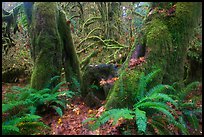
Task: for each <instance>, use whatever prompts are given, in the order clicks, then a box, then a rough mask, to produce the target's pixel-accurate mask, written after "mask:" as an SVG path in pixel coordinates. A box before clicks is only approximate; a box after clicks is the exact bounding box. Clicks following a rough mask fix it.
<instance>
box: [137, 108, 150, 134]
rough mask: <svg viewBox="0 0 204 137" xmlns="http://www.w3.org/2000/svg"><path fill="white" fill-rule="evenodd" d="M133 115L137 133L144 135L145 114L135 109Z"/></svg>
mask: <svg viewBox="0 0 204 137" xmlns="http://www.w3.org/2000/svg"><path fill="white" fill-rule="evenodd" d="M135 115H136V124H137V128H138V131H139V132H143V133H145V132H146V127H147V117H146V112H145V111H142V110H140V109H138V108H136V109H135Z"/></svg>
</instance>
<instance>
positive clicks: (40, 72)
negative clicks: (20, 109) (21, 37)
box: [30, 2, 80, 90]
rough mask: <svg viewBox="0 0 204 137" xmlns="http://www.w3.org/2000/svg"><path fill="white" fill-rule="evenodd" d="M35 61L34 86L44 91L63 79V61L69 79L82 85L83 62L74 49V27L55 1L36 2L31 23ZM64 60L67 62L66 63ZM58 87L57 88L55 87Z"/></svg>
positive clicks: (32, 82) (68, 80) (32, 83)
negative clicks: (50, 82) (57, 78)
mask: <svg viewBox="0 0 204 137" xmlns="http://www.w3.org/2000/svg"><path fill="white" fill-rule="evenodd" d="M30 31H31V32H30V33H31V44H32V58H33V61H34V68H33V73H32V76H31V87H32V88H35V89H42V88H44V87H45V86H46V85H47V83H48V82H49V81H50V79H51V78H52V77H54V76H60V73H61V70H62V67H63V65H62V64H63V62H64V68H65V74H66V80H67V82H69V83H70V85H71V88H70V89H71V90H72V89H73V90H74V89H75V88H74V87H75V86H73V85H72V83H73V82H72V81H73V80H72V78H76V79H75V80H76V81H79V82H80V71H79V62H78V59H77V56H76V52H75V49H74V45H73V41H72V37H71V32H70V26H69V25H68V24H66V18H65V15H64V13H62V12H61V11H60V10H59V9H58V7H57V3H55V2H36V3H35V4H34V6H33V12H32V22H31V30H30ZM62 61H63V62H62ZM53 86H54V85H53Z"/></svg>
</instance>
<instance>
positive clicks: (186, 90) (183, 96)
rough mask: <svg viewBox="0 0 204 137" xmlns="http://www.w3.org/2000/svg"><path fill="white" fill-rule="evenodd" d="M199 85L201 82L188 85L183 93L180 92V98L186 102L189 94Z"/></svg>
mask: <svg viewBox="0 0 204 137" xmlns="http://www.w3.org/2000/svg"><path fill="white" fill-rule="evenodd" d="M198 85H199V82H197V81H196V82H192V83H190V84H188V85H187V86H186V87H185V88H184V89H183V90H182V91H181V92H179V95H178V96H179V97H180V99H181V100H184V99H185V97H186V96H187V95H188V94H189V92H190V91H192V90H194V89H195V88H197V87H198Z"/></svg>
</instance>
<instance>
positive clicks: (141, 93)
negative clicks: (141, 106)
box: [136, 72, 147, 100]
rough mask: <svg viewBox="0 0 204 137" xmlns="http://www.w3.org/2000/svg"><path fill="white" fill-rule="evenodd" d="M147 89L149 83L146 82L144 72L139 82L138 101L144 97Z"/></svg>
mask: <svg viewBox="0 0 204 137" xmlns="http://www.w3.org/2000/svg"><path fill="white" fill-rule="evenodd" d="M146 87H147V83H146V80H145V75H144V72H142V74H141V76H140V81H139V85H138V90H137V92H136V93H137V96H136V97H137V99H138V100H140V99H141V98H143V97H144V92H145V91H146Z"/></svg>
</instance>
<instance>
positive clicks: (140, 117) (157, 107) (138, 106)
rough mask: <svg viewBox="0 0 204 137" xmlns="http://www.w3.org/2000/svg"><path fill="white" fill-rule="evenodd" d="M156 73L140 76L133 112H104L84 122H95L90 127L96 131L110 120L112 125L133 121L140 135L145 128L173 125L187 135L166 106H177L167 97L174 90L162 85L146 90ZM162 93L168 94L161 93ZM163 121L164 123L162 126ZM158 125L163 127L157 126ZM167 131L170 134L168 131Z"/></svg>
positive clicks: (173, 113) (124, 109) (124, 110)
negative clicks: (158, 116)
mask: <svg viewBox="0 0 204 137" xmlns="http://www.w3.org/2000/svg"><path fill="white" fill-rule="evenodd" d="M158 72H159V70H156V71H154V72H152V73H150V74H148V75H147V76H145V75H144V73H142V74H141V77H140V81H139V85H138V89H137V91H136V93H137V94H135V96H134V97H135V98H136V103H135V104H134V105H133V110H129V109H127V108H122V109H111V110H108V111H105V112H104V113H103V114H102V115H101V116H100V117H99V118H98V119H97V118H90V119H88V120H87V121H86V122H88V121H95V123H94V124H93V125H91V129H92V130H95V129H97V128H98V127H99V126H100V125H102V124H104V123H105V122H107V121H108V120H110V119H113V120H114V122H113V123H114V124H115V123H116V122H117V121H118V119H119V118H121V117H122V118H124V119H128V120H133V119H135V120H136V121H135V122H136V125H137V132H138V133H141V134H146V133H147V131H146V129H147V127H153V128H156V127H157V128H159V129H158V130H161V131H162V129H163V126H165V124H166V125H168V124H173V125H174V126H175V127H177V128H178V129H180V130H181V131H182V132H183V134H188V132H187V131H186V129H185V127H184V126H183V125H182V124H181V123H179V122H178V121H177V120H176V119H175V116H177V114H176V112H175V110H174V109H172V108H171V107H170V106H168V105H167V102H170V103H172V104H173V105H174V106H175V107H176V108H177V106H178V104H177V102H176V101H175V100H173V99H172V98H171V97H170V96H169V95H168V94H169V92H170V91H175V90H174V88H173V87H172V86H169V85H162V84H160V85H157V86H155V87H153V88H151V89H150V90H148V88H147V85H148V84H150V82H151V81H152V80H153V78H154V77H155V76H156V74H158ZM147 91H148V92H147ZM164 91H166V92H167V93H168V94H167V93H162V92H164ZM158 114H159V115H160V117H162V120H158V119H154V118H155V117H154V115H158ZM147 119H152V123H149V122H147ZM163 121H166V123H165V124H164V125H163ZM158 124H159V125H163V126H158ZM148 125H149V126H148ZM167 129H168V128H167ZM167 131H168V132H169V133H171V131H170V130H167Z"/></svg>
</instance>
